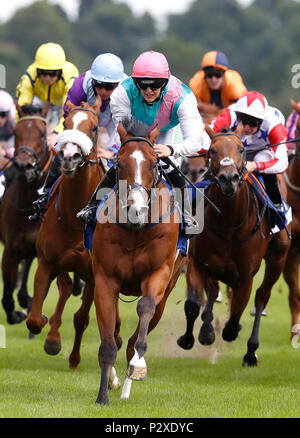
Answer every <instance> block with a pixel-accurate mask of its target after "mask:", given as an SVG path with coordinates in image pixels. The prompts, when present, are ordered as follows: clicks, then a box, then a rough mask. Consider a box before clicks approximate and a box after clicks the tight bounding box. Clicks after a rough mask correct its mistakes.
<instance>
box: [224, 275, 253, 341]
mask: <svg viewBox="0 0 300 438" xmlns="http://www.w3.org/2000/svg"><path fill="white" fill-rule="evenodd" d="M240 283H241V285H240V286H239V287H237V286H233V287H232V299H231V304H230V318H229V320H228V321H227V322H226V324H225V327H224V328H223V331H222V337H223V339H224V341H228V342H232V341H234V340H235V339H236V338H237V336H238V333H239V331H240V330H241V325H240V323H239V322H240V319H241V316H242V313H243V311H244V310H245V307H246V306H247V304H248V301H249V298H250V295H251V289H252V283H253V278H252V277H250V278H249V279H248V280H241V281H240Z"/></svg>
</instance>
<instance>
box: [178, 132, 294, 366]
mask: <svg viewBox="0 0 300 438" xmlns="http://www.w3.org/2000/svg"><path fill="white" fill-rule="evenodd" d="M207 131H208V133H209V135H210V137H211V139H212V140H211V146H210V149H209V156H210V165H209V169H210V174H211V183H210V185H209V188H208V190H207V192H206V195H207V196H208V197H209V198H210V200H211V201H212V202H213V203H214V204H215V205H216V206H217V207H219V209H220V210H221V214H218V213H216V212H215V211H214V210H213V209H212V208H211V206H210V205H208V204H207V205H206V206H205V213H204V230H203V232H202V233H201V234H199V235H197V236H196V237H195V238H194V239H192V240H191V244H190V248H189V262H188V267H187V300H186V302H185V314H186V320H187V328H186V332H185V334H184V335H183V336H181V337H180V338H179V339H178V341H177V343H178V345H179V346H180V347H182V348H184V349H190V348H192V346H193V343H194V336H193V327H194V322H195V320H196V318H197V317H198V315H199V312H200V303H201V301H200V298H201V297H202V296H201V294H202V291H203V289H204V288H205V291H206V294H207V302H206V306H205V308H204V311H203V313H202V315H201V317H202V321H203V324H202V326H201V329H200V333H199V336H198V340H199V342H200V343H201V344H203V345H210V344H212V343H213V342H214V340H215V332H214V327H213V325H212V321H213V305H214V302H215V299H216V295H217V293H218V284H217V281H222V282H223V283H225V284H226V285H228V286H230V287H231V290H232V292H231V303H230V316H229V320H228V321H227V322H226V324H225V327H224V328H223V331H222V337H223V339H224V340H225V341H229V342H231V341H233V340H235V339H236V338H237V336H238V333H239V330H240V329H241V326H240V324H239V321H240V318H241V316H242V313H243V311H244V309H245V307H246V305H247V303H248V300H249V297H250V294H251V290H252V284H253V278H254V276H255V274H256V273H257V271H258V270H259V268H260V266H261V262H262V260H263V258H265V273H264V278H263V282H262V284H261V285H260V287H259V288H258V289H257V291H256V295H255V307H256V314H255V319H254V325H253V329H252V332H251V336H250V338H249V340H248V344H247V345H248V349H247V353H246V354H245V356H244V358H243V365H247V366H255V365H257V356H256V354H255V351H256V350H257V348H258V346H259V328H260V319H261V313H262V311H263V309H264V308H265V306H266V304H267V302H268V300H269V297H270V294H271V289H272V287H273V285H274V284H275V282H276V281H277V280H278V278H279V276H280V274H281V273H282V272H283V269H284V266H285V261H286V257H287V252H288V249H289V246H290V239H289V238H288V235H287V232H286V230H285V229H283V230H282V231H280V232H279V233H277V234H275V235H274V236H273V235H272V234H270V228H269V223H268V218H267V214H266V213H265V208H264V206H263V205H262V204H260V203H259V201H258V198H257V196H256V194H255V193H254V192H253V191H252V189H251V188H250V184H249V183H248V182H247V180H246V174H247V172H246V167H245V166H246V161H245V151H244V146H243V143H242V141H241V139H240V135H241V133H242V126H239V127H238V128H237V131H236V132H226V133H219V134H215V133H214V132H213V131H212V130H211V129H210V128H209V127H208V128H207ZM288 229H289V230H290V224H289V225H288Z"/></svg>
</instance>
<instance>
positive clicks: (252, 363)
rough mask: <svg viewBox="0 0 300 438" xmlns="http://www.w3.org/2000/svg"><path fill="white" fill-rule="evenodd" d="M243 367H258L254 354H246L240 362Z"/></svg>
mask: <svg viewBox="0 0 300 438" xmlns="http://www.w3.org/2000/svg"><path fill="white" fill-rule="evenodd" d="M242 365H243V367H256V366H257V365H258V357H257V355H256V354H246V355H245V356H244V358H243V362H242Z"/></svg>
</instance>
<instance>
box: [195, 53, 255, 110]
mask: <svg viewBox="0 0 300 438" xmlns="http://www.w3.org/2000/svg"><path fill="white" fill-rule="evenodd" d="M189 87H190V89H191V90H192V91H193V93H194V94H195V96H196V99H197V102H198V109H199V112H200V113H208V114H214V115H217V114H219V113H220V110H221V109H223V108H226V107H228V106H229V105H231V104H232V103H234V102H236V101H237V99H238V98H239V97H240V96H241V95H242V94H244V93H246V92H247V89H246V87H245V85H244V83H243V80H242V78H241V76H240V74H239V73H238V72H237V71H235V70H231V69H229V62H228V59H227V57H226V56H225V55H224V53H222V52H217V51H216V50H214V51H212V52H207V53H206V54H205V55H204V56H203V59H202V63H201V70H200V71H198V72H197V73H195V75H194V76H193V77H192V78H191V80H190V82H189Z"/></svg>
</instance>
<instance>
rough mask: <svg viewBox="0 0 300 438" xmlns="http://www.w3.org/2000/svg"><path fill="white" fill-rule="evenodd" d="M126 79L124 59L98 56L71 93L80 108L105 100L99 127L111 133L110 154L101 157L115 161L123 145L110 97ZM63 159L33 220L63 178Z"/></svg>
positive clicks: (50, 177)
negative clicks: (55, 185) (82, 105)
mask: <svg viewBox="0 0 300 438" xmlns="http://www.w3.org/2000/svg"><path fill="white" fill-rule="evenodd" d="M124 77H126V75H125V74H124V66H123V63H122V61H121V59H120V58H119V57H118V56H116V55H113V54H112V53H103V54H101V55H98V56H97V57H96V58H95V59H94V61H93V63H92V66H91V69H90V70H88V71H86V72H85V73H83V74H81V75H80V76H79V77H78V78H77V79H75V81H74V83H73V86H72V87H71V88H70V90H69V92H68V96H67V98H66V100H70V101H71V103H73V104H74V105H76V106H80V103H81V102H87V103H88V104H89V105H94V103H95V100H96V97H97V95H99V96H100V97H101V100H102V105H101V109H100V114H99V126H100V127H104V128H105V129H106V131H107V133H108V137H109V138H108V140H107V145H109V146H110V148H109V149H107V150H104V149H103V150H100V154H101V156H103V157H104V158H107V159H109V158H111V157H112V156H113V155H114V154H115V153H116V152H117V151H118V146H117V145H118V144H119V142H120V139H119V136H118V134H117V133H116V131H115V126H114V123H113V121H112V115H111V110H110V97H111V95H112V93H113V91H114V90H115V89H116V87H117V86H118V84H119V82H120V81H122V80H123V79H124ZM67 115H68V109H67V107H66V105H64V117H66V116H67ZM60 162H61V160H60V155H59V154H57V155H56V156H55V158H54V160H53V162H52V163H51V166H50V169H49V172H48V175H47V178H46V181H45V184H44V191H43V193H42V195H41V196H40V197H39V198H38V199H37V200H36V201H34V202H33V206H34V208H35V210H36V213H35V214H34V215H32V216H31V217H30V218H31V220H34V219H37V218H38V217H39V214H40V213H41V212H42V211H43V209H44V208H45V206H46V204H47V200H48V193H49V190H50V189H51V187H52V185H53V184H54V182H55V181H56V180H57V178H58V177H59V176H60V174H61V170H60Z"/></svg>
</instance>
